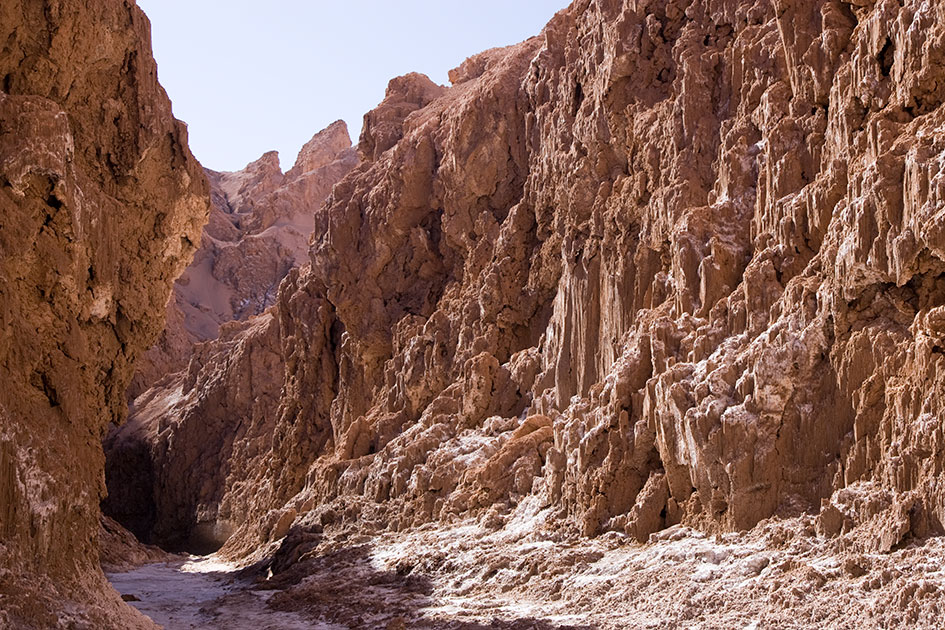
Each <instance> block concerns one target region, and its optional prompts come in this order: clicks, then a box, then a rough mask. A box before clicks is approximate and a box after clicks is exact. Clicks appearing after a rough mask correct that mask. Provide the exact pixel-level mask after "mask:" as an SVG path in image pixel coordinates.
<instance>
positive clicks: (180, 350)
mask: <svg viewBox="0 0 945 630" xmlns="http://www.w3.org/2000/svg"><path fill="white" fill-rule="evenodd" d="M355 164H357V153H356V151H355V150H354V149H353V148H352V147H351V139H350V138H349V137H348V129H347V127H346V126H345V123H344V122H343V121H340V120H339V121H337V122H334V123H332V124H331V125H329V126H328V127H326V128H325V129H323V130H322V131H319V132H318V133H317V134H315V136H314V137H313V138H312V139H311V140H310V141H309V142H308V143H306V144H305V146H304V147H303V148H302V150H301V152H300V153H299V156H298V159H297V160H296V163H295V165H294V166H293V167H292V168H291V169H289V170H288V171H287V172H286V173H285V174H283V173H282V171H281V169H280V168H279V158H278V155H277V154H276V153H275V152H270V153H266V154H265V155H263V156H262V157H261V158H259V159H258V160H256V161H255V162H253V163H251V164H249V165H247V166H246V168H244V169H243V170H241V171H237V172H234V173H218V172H215V171H209V170H208V171H207V174H208V176H209V179H210V193H211V199H212V201H213V205H212V207H211V210H210V220H209V222H208V223H207V225H206V227H205V228H204V233H203V237H202V238H201V244H200V248H199V249H198V250H197V253H196V255H195V256H194V260H193V263H191V265H190V267H188V268H187V270H186V271H185V272H184V273H183V275H182V276H181V277H180V278H178V280H177V282H176V283H175V284H174V295H173V298H172V300H171V301H170V302H169V303H168V307H167V325H166V326H165V328H164V331H163V332H162V333H161V336H160V337H159V338H158V341H157V343H156V344H155V345H154V346H153V347H152V348H151V349H150V350H149V351H148V352H147V353H146V354H145V356H144V357H143V358H142V360H141V361H140V362H139V363H138V365H137V367H136V373H135V377H134V379H133V381H132V384H131V387H130V388H129V390H128V396H129V399H130V400H133V399H134V398H136V397H137V396H138V395H140V394H141V393H142V392H144V391H145V390H146V389H147V388H148V387H150V386H151V385H153V384H154V383H155V382H156V381H157V380H159V379H160V377H162V376H164V375H165V374H170V373H173V372H178V371H180V370H183V369H184V368H186V367H187V362H188V361H189V360H190V357H191V354H192V353H193V347H194V345H195V344H197V343H201V342H204V341H209V340H211V339H215V338H216V337H217V335H218V334H219V328H220V325H221V324H223V323H224V322H228V321H232V320H245V319H247V318H249V317H251V316H253V315H258V314H259V313H262V312H263V311H264V310H265V309H266V308H267V307H269V306H271V305H272V304H274V303H275V300H276V292H277V289H278V287H279V283H280V282H281V281H282V279H283V278H284V277H285V276H286V274H288V272H289V270H290V269H292V268H293V267H296V266H298V265H300V264H302V263H303V262H306V261H307V260H308V243H309V237H310V235H311V233H312V229H313V227H314V218H313V215H314V210H315V208H317V207H318V206H319V205H321V204H322V202H324V200H325V198H326V197H327V196H328V194H329V193H330V192H331V189H332V186H334V185H335V183H337V182H338V180H340V179H341V178H342V177H344V176H345V175H346V174H347V173H348V171H350V170H351V169H352V168H354V166H355Z"/></svg>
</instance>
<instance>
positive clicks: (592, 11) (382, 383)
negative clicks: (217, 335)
mask: <svg viewBox="0 0 945 630" xmlns="http://www.w3.org/2000/svg"><path fill="white" fill-rule="evenodd" d="M942 24H945V8H943V7H942V6H941V5H939V4H935V3H927V2H919V1H917V0H914V1H906V2H904V3H900V2H898V1H897V0H880V1H878V2H873V1H870V0H858V1H855V2H846V1H843V0H819V1H817V2H811V3H792V2H786V1H784V0H773V1H769V0H755V1H735V0H711V1H705V2H693V3H690V2H678V1H674V0H669V1H665V0H652V1H647V2H629V1H628V2H619V1H617V0H581V1H578V2H575V3H574V4H573V5H572V6H571V7H570V8H569V9H567V10H565V11H563V12H561V13H559V14H558V15H557V16H556V17H555V18H554V19H553V20H552V21H551V23H550V24H549V25H548V26H547V27H546V29H545V31H544V32H543V34H542V36H541V37H539V38H535V39H532V40H529V41H527V42H524V43H522V44H520V45H518V46H513V47H510V48H505V49H496V50H491V51H487V52H485V53H482V54H481V55H478V56H476V57H473V58H471V59H470V60H468V61H467V62H466V63H465V64H463V66H461V67H460V68H457V69H456V70H455V71H454V72H453V73H452V74H451V80H452V81H453V83H454V84H453V86H452V87H450V88H448V89H446V88H442V87H440V86H436V85H434V84H433V83H431V82H430V81H429V80H428V79H426V78H425V77H423V76H421V75H408V76H405V77H401V78H398V79H395V80H394V81H392V82H391V84H390V86H389V88H388V92H387V96H386V98H385V100H384V102H383V103H381V105H380V106H379V107H378V108H377V109H376V110H375V111H374V112H372V113H370V114H369V115H368V116H366V118H365V129H364V133H363V134H362V137H361V140H360V144H359V152H360V154H361V156H362V159H363V160H364V161H363V163H362V164H361V165H360V166H358V167H357V168H356V169H355V170H354V171H353V172H352V174H350V175H349V176H348V177H346V178H345V179H344V180H343V181H342V182H340V183H339V184H338V185H337V186H336V187H335V189H334V192H333V195H332V196H331V197H330V198H329V201H328V203H327V204H326V205H325V206H324V207H323V208H321V209H320V210H319V211H318V213H317V214H316V229H315V234H316V238H315V240H314V241H313V244H312V248H311V252H310V256H311V266H310V267H307V268H303V269H302V270H300V271H292V272H291V273H290V274H289V276H288V277H287V279H286V281H284V282H283V284H282V286H281V288H280V291H279V297H278V302H277V305H276V308H275V309H274V310H273V311H272V313H271V314H270V315H268V316H267V317H266V318H264V319H260V320H258V321H256V322H255V323H253V324H252V325H249V326H242V327H238V328H233V329H231V330H230V333H229V334H228V335H225V338H221V341H220V343H217V344H211V345H209V346H207V347H205V348H204V349H203V350H202V351H201V352H202V355H201V358H199V359H196V360H195V361H192V362H191V364H190V367H189V368H188V374H187V377H186V378H187V379H188V382H189V383H191V384H193V383H197V382H200V383H202V384H201V385H200V387H199V388H197V389H194V388H193V387H191V390H190V391H191V393H190V395H189V397H188V396H184V397H183V398H181V397H180V396H177V395H176V394H175V395H169V397H168V398H166V400H165V402H163V403H161V404H159V405H154V406H150V407H146V408H145V411H142V412H141V413H143V414H145V415H147V416H148V418H149V419H148V422H149V423H150V425H149V426H152V427H157V428H156V429H154V430H153V431H152V432H151V433H150V435H151V438H149V439H152V440H153V439H154V438H153V436H155V435H159V436H160V441H161V443H162V444H170V443H174V442H175V441H177V440H180V441H181V443H183V442H186V441H188V440H190V439H195V438H193V437H192V436H195V435H197V434H205V433H206V432H209V433H211V434H212V438H210V439H211V440H212V441H213V443H215V444H223V445H225V448H224V449H222V450H219V451H217V452H218V453H219V454H217V455H215V457H219V464H220V465H222V466H223V467H224V468H225V469H226V472H225V473H223V474H221V473H219V472H208V473H206V474H205V475H203V476H197V477H195V478H188V477H186V475H184V474H183V473H184V471H186V470H188V466H190V465H191V463H192V462H191V461H190V460H189V459H188V458H186V457H182V456H181V455H180V454H177V455H174V456H171V457H170V458H161V457H159V458H157V459H156V460H154V461H153V462H152V467H151V468H148V470H153V474H154V476H155V478H158V477H159V478H160V481H155V483H154V484H151V485H153V487H154V488H155V493H156V494H157V496H156V498H155V501H156V503H157V504H158V505H161V504H162V502H167V504H168V505H169V506H172V507H166V509H165V511H164V512H163V513H162V512H161V509H159V510H158V513H159V516H158V518H159V519H161V518H164V519H166V520H165V521H164V523H163V525H162V527H164V528H165V530H166V531H168V532H170V531H180V532H189V531H191V530H193V528H194V527H196V526H197V524H198V523H199V524H201V526H203V527H205V528H209V529H211V530H215V531H219V532H226V533H229V531H231V530H233V529H234V528H235V531H236V534H235V535H233V536H232V537H230V539H229V542H228V543H227V547H226V548H225V549H226V550H227V551H228V552H229V553H231V554H235V555H241V554H246V553H250V552H252V551H254V550H256V549H257V548H258V547H259V545H260V544H261V543H267V542H270V541H275V540H278V539H280V538H281V537H282V536H283V535H285V534H286V532H288V531H290V529H293V528H294V530H293V531H307V530H312V529H313V528H320V527H322V526H334V525H339V524H344V523H357V527H358V528H359V529H360V530H361V531H372V530H375V529H394V530H396V529H401V528H406V527H410V526H416V525H420V524H423V523H426V522H430V521H438V522H449V521H451V520H454V519H456V518H458V517H461V516H468V515H476V516H480V517H482V518H484V519H485V521H484V522H489V523H493V524H495V525H496V526H501V524H502V523H503V522H504V521H505V520H506V519H507V518H508V515H509V513H510V511H513V510H514V509H515V507H516V506H517V505H519V504H520V503H521V502H522V501H523V499H524V498H526V497H529V496H533V497H536V498H537V500H538V502H539V503H540V504H541V505H543V506H545V507H546V512H545V521H546V527H548V528H561V529H564V530H568V531H577V532H580V533H581V534H583V535H596V534H599V533H601V532H604V531H618V532H623V533H626V534H629V535H630V536H632V537H634V538H637V539H639V540H646V539H647V537H648V536H649V535H650V534H651V533H653V532H656V531H659V530H661V529H663V528H665V527H668V526H671V525H673V524H676V523H684V524H688V525H693V526H697V527H699V528H702V529H703V530H708V531H724V530H741V529H745V528H751V527H753V526H754V525H755V524H757V523H758V522H759V521H760V520H762V519H765V518H767V517H770V516H774V515H780V516H790V515H798V514H802V513H814V514H818V515H819V516H818V518H817V528H818V530H819V531H820V532H821V533H825V534H828V535H831V536H836V535H847V536H849V537H850V540H852V541H856V544H858V545H862V546H863V547H864V548H866V549H869V550H880V551H888V550H890V549H893V548H895V547H897V546H898V545H901V544H902V543H903V542H904V541H905V540H908V539H909V538H911V537H922V536H925V535H927V534H930V533H936V532H941V531H942V519H943V517H945V494H943V492H942V490H941V488H942V482H943V479H942V470H943V466H945V442H943V440H945V437H943V435H945V433H943V427H942V422H941V418H942V414H943V410H942V408H941V405H942V400H943V397H942V391H941V390H942V383H943V382H945V380H943V378H942V374H941V370H942V369H943V367H945V364H943V360H945V359H943V355H942V352H941V346H940V341H941V340H940V337H942V335H943V334H945V333H943V332H942V321H945V320H943V318H942V311H943V309H945V298H943V297H942V296H943V295H945V293H943V291H945V275H943V274H945V266H943V261H945V249H943V248H945V241H943V235H942V230H941V226H942V225H943V221H945V216H943V192H945V191H943V185H945V176H943V156H945V131H943V130H945V108H942V107H941V103H942V100H943V98H945V87H943V86H945V83H943V82H942V80H941V76H940V75H941V68H940V63H941V61H942V59H943V56H945V34H943V31H942V28H943V27H942ZM257 373H265V374H266V375H267V378H269V379H270V381H267V380H266V379H265V378H264V379H258V378H254V376H253V375H254V374H257ZM246 388H250V389H249V390H248V391H251V392H252V395H251V396H246V395H244V396H243V397H242V398H241V400H244V401H252V402H251V404H250V403H248V402H247V403H243V402H241V403H239V404H238V405H236V406H235V407H234V408H231V409H230V410H229V412H228V415H227V417H226V418H220V420H219V421H218V422H215V423H214V424H213V425H212V426H208V425H206V424H201V423H202V422H203V420H202V418H203V416H202V415H201V412H198V411H192V412H191V411H186V410H197V409H199V408H200V407H201V405H207V404H209V403H208V402H207V401H208V400H211V399H212V397H219V399H220V400H232V399H233V398H232V397H231V392H234V391H237V390H240V389H242V390H243V391H244V394H245V391H247V389H246ZM254 388H261V389H260V390H258V391H257V389H254ZM185 393H186V391H185ZM182 410H183V411H182ZM200 439H204V437H200ZM131 442H132V443H133V442H134V441H133V440H132V441H131ZM145 442H146V443H147V440H146V441H145ZM159 450H160V449H159ZM139 481H140V480H139ZM226 506H230V507H229V508H227V507H226ZM233 506H238V507H239V509H238V510H237V509H234V508H233Z"/></svg>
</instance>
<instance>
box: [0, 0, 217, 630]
mask: <svg viewBox="0 0 945 630" xmlns="http://www.w3.org/2000/svg"><path fill="white" fill-rule="evenodd" d="M0 41H2V42H3V44H2V49H0V382H2V383H3V385H2V387H0V626H2V627H5V628H6V627H10V628H53V627H75V628H92V627H94V628H112V627H114V628H119V627H120V628H133V627H135V628H136V627H141V628H144V627H152V624H151V623H150V622H149V621H147V620H146V619H144V618H143V617H142V616H141V615H139V614H137V613H136V612H135V611H133V610H132V609H130V608H128V607H127V606H125V605H124V604H123V603H122V602H121V600H120V599H119V597H118V594H117V593H115V592H114V591H113V590H111V589H110V588H109V587H108V585H107V583H106V582H105V578H104V576H103V574H102V572H101V569H100V568H99V563H98V562H99V554H98V542H97V541H98V528H99V507H98V504H99V501H100V499H101V498H102V496H103V495H104V490H105V486H104V483H103V474H102V471H103V464H104V457H103V454H102V450H101V447H100V441H101V438H102V437H103V434H104V430H105V427H106V426H107V425H108V424H109V422H120V421H121V420H122V419H123V418H124V416H125V412H126V404H125V394H124V392H125V388H126V386H127V385H128V382H129V381H130V379H131V374H132V368H133V365H134V362H135V360H136V359H137V358H138V356H139V355H140V354H141V353H142V352H144V350H145V349H146V348H147V347H148V346H149V345H150V344H151V343H152V341H153V340H154V338H155V337H156V336H157V334H158V332H159V331H160V330H161V328H162V326H163V314H164V306H165V304H166V302H167V297H168V295H169V292H170V287H171V283H172V282H173V280H174V278H176V277H177V275H178V274H179V273H180V272H181V271H182V270H183V269H184V268H185V267H186V266H187V264H188V263H189V262H190V258H191V256H192V255H193V252H194V249H195V247H196V243H198V242H199V238H200V229H201V226H202V225H203V223H204V222H205V221H206V216H207V210H208V202H207V193H208V187H207V183H206V179H205V177H204V175H203V171H202V169H201V168H200V165H199V164H198V163H197V162H196V160H194V158H193V157H192V156H191V154H190V151H189V150H188V149H187V133H186V128H185V126H184V125H183V124H182V123H180V122H179V121H177V120H175V119H174V117H173V115H172V113H171V104H170V102H169V101H168V99H167V96H166V95H165V93H164V91H163V89H162V88H161V86H160V85H159V84H158V82H157V79H156V67H155V63H154V60H153V58H152V56H151V50H150V32H149V24H148V21H147V19H146V18H145V16H144V14H143V13H142V12H141V11H140V10H139V9H138V8H137V7H136V6H135V5H134V3H133V2H126V1H121V0H108V1H102V2H92V3H80V2H55V3H43V2H20V1H18V0H12V1H11V2H4V3H3V5H2V7H0Z"/></svg>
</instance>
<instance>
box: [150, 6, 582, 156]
mask: <svg viewBox="0 0 945 630" xmlns="http://www.w3.org/2000/svg"><path fill="white" fill-rule="evenodd" d="M567 4H568V1H567V0H476V1H475V2H471V1H469V0H386V1H382V0H347V1H337V2H326V1H323V0H314V1H308V2H306V1H302V0H138V5H139V6H140V7H141V8H142V9H144V11H145V13H147V14H148V17H149V18H150V19H151V34H152V38H153V45H154V56H155V58H156V59H157V62H158V78H159V79H160V81H161V84H162V85H163V86H164V88H165V89H166V90H167V93H168V95H169V96H170V97H171V101H172V102H173V103H174V114H175V115H176V116H177V117H178V118H180V119H181V120H184V121H185V122H187V124H188V126H189V128H190V147H191V150H192V151H193V152H194V155H196V156H197V158H198V159H199V160H200V161H201V163H203V165H204V166H206V167H208V168H212V169H215V170H236V169H240V168H242V167H243V166H245V165H246V164H247V163H248V162H250V161H252V160H255V159H256V158H257V157H259V156H260V155H262V154H263V153H265V152H266V151H270V150H277V151H279V158H280V162H281V164H282V168H283V170H288V168H289V167H290V166H292V164H293V162H295V157H296V155H297V154H298V151H299V149H300V148H301V146H302V144H304V143H305V142H306V141H307V140H308V139H309V138H310V137H311V136H312V135H313V134H314V133H315V132H316V131H318V130H319V129H322V128H323V127H325V126H327V125H328V124H330V123H331V122H333V121H335V120H337V119H339V118H342V119H344V120H345V122H347V123H348V130H349V132H350V133H351V136H352V140H354V141H355V142H357V138H358V134H360V133H361V121H362V116H363V115H364V113H365V112H367V111H368V110H370V109H372V108H373V107H374V106H375V105H376V104H377V103H379V102H380V100H381V99H382V98H383V97H384V89H385V88H386V87H387V82H388V81H389V80H390V79H391V78H393V77H395V76H398V75H401V74H405V73H407V72H414V71H416V72H423V73H424V74H427V75H428V76H429V77H430V78H431V79H433V80H434V81H436V82H437V83H442V84H448V81H447V78H446V73H447V72H448V71H449V70H450V69H451V68H455V67H456V66H458V65H459V64H460V63H462V61H463V60H464V59H465V58H466V57H468V56H470V55H473V54H475V53H477V52H480V51H482V50H485V49H487V48H492V47H495V46H504V45H507V44H514V43H517V42H520V41H522V40H524V39H527V38H528V37H531V36H532V35H537V34H538V33H539V32H540V31H541V29H542V27H543V26H544V25H545V23H546V22H547V21H548V20H549V19H551V17H552V16H553V15H554V13H555V12H556V11H558V10H560V9H563V8H564V7H565V6H567Z"/></svg>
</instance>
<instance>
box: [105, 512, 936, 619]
mask: <svg viewBox="0 0 945 630" xmlns="http://www.w3.org/2000/svg"><path fill="white" fill-rule="evenodd" d="M546 517H547V514H546V513H545V512H543V511H542V510H540V509H539V508H538V506H537V504H533V505H531V506H528V505H526V506H523V509H520V510H518V511H517V512H516V514H515V516H514V517H513V518H512V519H510V520H509V521H508V522H506V523H505V525H504V527H502V528H501V529H495V528H494V527H495V523H491V524H490V525H492V527H487V526H485V525H483V524H481V523H477V522H472V521H467V522H463V523H459V524H456V525H454V526H451V527H440V528H433V527H429V528H424V529H419V530H413V531H411V532H404V533H390V534H382V535H376V536H367V535H351V536H346V535H337V534H336V535H327V534H326V535H321V534H315V533H308V534H305V533H302V532H299V531H296V532H293V533H290V535H289V536H288V537H287V538H286V539H284V540H283V541H282V544H281V547H280V548H279V549H278V550H277V552H276V554H275V556H274V558H273V559H271V560H268V561H262V562H260V563H258V564H257V565H255V566H254V567H251V568H248V569H245V570H243V571H241V572H236V571H235V569H234V567H233V566H232V565H227V564H222V563H220V562H217V561H214V560H212V559H201V560H196V561H190V562H187V563H169V564H168V563H165V564H152V565H146V566H144V567H141V568H139V569H137V570H135V571H132V572H128V573H120V574H112V575H111V576H110V578H111V580H112V583H113V584H114V585H115V587H116V588H117V589H118V590H119V591H120V592H122V593H124V594H133V595H135V596H137V597H139V598H140V599H141V601H140V602H134V605H135V606H136V607H137V608H138V609H139V610H141V611H142V612H145V613H146V614H148V615H150V616H151V617H152V618H153V619H155V620H156V621H158V622H159V623H163V624H165V625H166V627H167V628H169V629H176V628H192V627H193V628H217V627H219V628H259V629H264V628H265V629H273V630H275V629H281V628H286V629H294V628H303V627H304V628H319V629H329V628H351V629H369V628H370V629H374V628H381V629H389V630H398V629H400V628H430V629H432V628H437V629H440V628H442V629H450V630H473V629H479V628H503V629H526V628H529V629H531V628H535V629H540V630H565V629H569V628H571V629H573V628H595V629H600V630H616V629H618V628H619V629H628V628H661V629H662V628H704V629H709V628H719V629H722V628H726V629H728V628H746V629H747V628H754V629H761V628H765V629H776V628H857V629H866V628H928V629H932V628H941V627H942V626H941V624H942V621H941V620H942V613H943V611H945V606H943V603H945V597H943V593H945V570H943V561H945V538H930V539H926V540H917V541H911V542H909V543H907V544H905V545H904V546H902V548H900V549H896V550H894V551H892V552H891V553H888V554H878V553H865V552H862V551H858V549H859V548H860V547H861V543H860V542H858V541H857V540H856V539H855V538H854V537H853V536H852V535H850V536H841V537H839V538H836V539H826V538H823V537H819V536H818V535H817V534H816V532H815V530H814V522H813V519H808V518H806V517H801V518H794V519H789V520H771V521H767V522H765V523H763V524H762V525H761V526H759V527H758V528H756V529H755V530H753V531H752V532H749V533H746V534H725V535H722V536H707V535H705V534H702V533H700V532H698V531H695V530H692V529H688V528H684V527H673V528H670V529H668V530H665V531H664V532H662V533H661V534H660V535H659V536H658V537H654V538H653V539H651V541H650V543H648V544H645V545H642V544H638V543H635V542H631V541H630V540H629V539H627V538H626V537H624V536H622V535H621V536H617V535H613V534H608V535H605V536H602V537H599V538H597V539H593V540H587V539H583V540H582V539H577V538H574V539H570V538H569V537H567V536H561V535H555V534H551V533H549V532H548V531H546V530H543V529H542V524H543V521H544V520H545V518H546Z"/></svg>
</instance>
